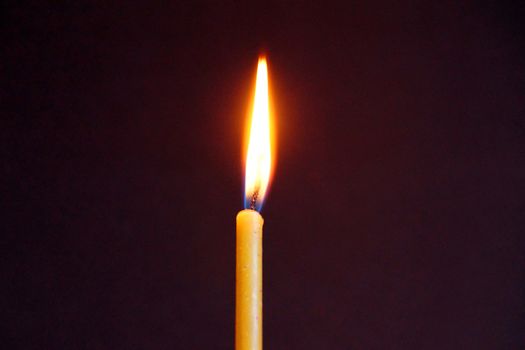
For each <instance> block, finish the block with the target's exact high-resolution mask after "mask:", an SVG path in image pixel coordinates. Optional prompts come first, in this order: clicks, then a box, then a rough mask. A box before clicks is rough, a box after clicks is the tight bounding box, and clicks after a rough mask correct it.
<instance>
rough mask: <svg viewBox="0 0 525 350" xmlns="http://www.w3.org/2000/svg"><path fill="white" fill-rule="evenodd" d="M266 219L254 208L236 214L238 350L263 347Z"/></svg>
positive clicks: (236, 324)
mask: <svg viewBox="0 0 525 350" xmlns="http://www.w3.org/2000/svg"><path fill="white" fill-rule="evenodd" d="M263 222H264V220H263V218H262V216H261V215H260V214H259V213H258V212H256V211H255V210H249V209H248V210H243V211H241V212H239V214H237V248H236V251H237V261H236V290H235V294H236V296H235V349H236V350H262V227H263Z"/></svg>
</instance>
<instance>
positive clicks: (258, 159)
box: [245, 57, 272, 210]
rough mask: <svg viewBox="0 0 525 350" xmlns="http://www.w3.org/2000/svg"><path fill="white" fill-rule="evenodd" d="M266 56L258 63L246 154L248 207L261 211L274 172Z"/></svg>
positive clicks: (246, 205)
mask: <svg viewBox="0 0 525 350" xmlns="http://www.w3.org/2000/svg"><path fill="white" fill-rule="evenodd" d="M268 95H269V94H268V67H267V64H266V58H265V57H260V58H259V62H258V65H257V79H256V83H255V96H254V100H253V110H252V116H251V121H250V126H249V129H250V131H249V139H248V150H247V154H246V178H245V208H249V209H253V210H260V209H261V206H262V203H263V201H264V197H265V195H266V192H267V189H268V184H269V182H270V176H271V171H272V152H271V151H272V142H271V134H270V106H269V97H268Z"/></svg>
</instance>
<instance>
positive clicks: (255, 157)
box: [235, 57, 272, 350]
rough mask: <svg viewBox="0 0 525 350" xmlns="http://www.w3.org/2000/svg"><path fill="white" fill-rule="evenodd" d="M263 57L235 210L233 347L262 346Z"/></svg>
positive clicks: (266, 115) (267, 161)
mask: <svg viewBox="0 0 525 350" xmlns="http://www.w3.org/2000/svg"><path fill="white" fill-rule="evenodd" d="M270 136H271V135H270V107H269V98H268V68H267V64H266V59H265V58H264V57H261V58H259V63H258V66H257V78H256V83H255V95H254V100H253V110H252V115H251V121H250V123H249V139H248V149H247V155H246V175H245V176H246V179H245V204H244V207H245V209H244V210H242V211H241V212H239V214H237V248H236V253H237V261H236V290H235V294H236V296H235V300H236V302H235V349H236V350H261V349H262V227H263V222H264V220H263V218H262V216H261V214H259V211H260V209H261V206H262V202H263V200H264V197H265V195H266V191H267V189H268V183H269V181H270V175H271V167H272V157H271V156H272V154H271V145H272V143H271V137H270Z"/></svg>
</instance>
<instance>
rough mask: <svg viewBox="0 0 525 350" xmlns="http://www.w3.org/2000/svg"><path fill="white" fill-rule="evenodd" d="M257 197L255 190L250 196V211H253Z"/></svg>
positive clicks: (257, 193) (257, 191)
mask: <svg viewBox="0 0 525 350" xmlns="http://www.w3.org/2000/svg"><path fill="white" fill-rule="evenodd" d="M258 196H259V190H258V189H257V190H255V191H254V192H253V195H252V200H251V201H250V209H251V210H255V204H256V203H257V197H258Z"/></svg>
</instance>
